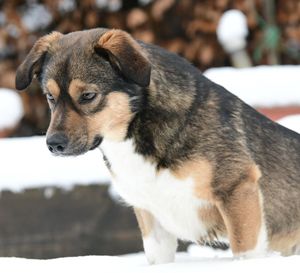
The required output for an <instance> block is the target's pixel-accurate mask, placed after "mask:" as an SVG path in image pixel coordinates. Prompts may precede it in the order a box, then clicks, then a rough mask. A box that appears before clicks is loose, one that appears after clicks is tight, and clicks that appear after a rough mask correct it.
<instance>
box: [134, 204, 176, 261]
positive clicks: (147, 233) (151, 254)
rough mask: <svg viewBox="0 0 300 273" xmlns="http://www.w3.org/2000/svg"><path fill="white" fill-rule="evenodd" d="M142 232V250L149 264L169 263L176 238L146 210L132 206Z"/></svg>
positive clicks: (174, 250)
mask: <svg viewBox="0 0 300 273" xmlns="http://www.w3.org/2000/svg"><path fill="white" fill-rule="evenodd" d="M134 212H135V215H136V218H137V221H138V224H139V227H140V230H141V233H142V237H143V244H144V251H145V254H146V257H147V260H148V262H149V263H150V264H162V263H170V262H173V261H174V258H175V253H176V249H177V238H176V237H175V236H174V235H172V234H170V233H169V232H168V231H166V230H165V229H164V228H163V227H162V226H161V224H160V223H159V222H158V221H157V219H155V217H154V216H153V215H152V214H151V213H150V212H148V211H146V210H142V209H138V208H134Z"/></svg>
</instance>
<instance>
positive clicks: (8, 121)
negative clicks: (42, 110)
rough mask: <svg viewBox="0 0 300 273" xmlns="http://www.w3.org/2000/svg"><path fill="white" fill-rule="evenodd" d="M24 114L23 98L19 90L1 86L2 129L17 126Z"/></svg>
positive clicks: (0, 124)
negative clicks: (18, 92)
mask: <svg viewBox="0 0 300 273" xmlns="http://www.w3.org/2000/svg"><path fill="white" fill-rule="evenodd" d="M23 115H24V109H23V104H22V99H21V97H20V96H19V95H18V94H17V92H15V91H13V90H11V89H7V88H0V130H3V129H7V128H13V127H15V126H16V125H17V124H18V123H19V122H20V120H21V119H22V117H23Z"/></svg>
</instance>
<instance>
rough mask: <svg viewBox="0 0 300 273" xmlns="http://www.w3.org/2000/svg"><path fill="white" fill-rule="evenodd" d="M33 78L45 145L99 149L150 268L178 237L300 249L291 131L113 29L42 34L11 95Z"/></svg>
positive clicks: (295, 144) (298, 141)
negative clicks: (40, 99)
mask: <svg viewBox="0 0 300 273" xmlns="http://www.w3.org/2000/svg"><path fill="white" fill-rule="evenodd" d="M34 76H37V78H38V80H39V82H40V84H41V86H42V89H43V91H44V93H45V94H46V97H47V99H48V102H49V106H50V108H51V112H52V118H51V123H50V126H49V129H48V132H47V145H48V147H49V150H50V151H51V152H52V153H53V154H55V155H62V156H69V155H70V156H71V155H79V154H83V153H85V152H87V151H89V150H91V149H94V148H96V147H98V146H99V147H100V149H101V151H102V152H103V155H104V158H105V160H106V162H107V166H108V168H109V169H110V172H111V174H112V178H113V181H114V183H115V186H116V188H117V190H118V191H119V193H120V195H121V196H122V197H123V198H124V200H125V201H126V202H127V203H128V204H130V205H132V206H133V207H134V210H135V212H136V216H137V219H138V223H139V226H140V228H141V232H142V236H143V242H144V248H145V252H146V256H147V258H148V260H149V262H150V263H162V262H170V261H172V260H173V259H174V254H175V251H176V247H177V239H182V240H188V241H193V242H203V241H206V240H215V239H217V238H218V237H221V236H228V238H229V242H230V245H231V248H232V251H233V253H234V254H235V255H237V256H239V255H243V256H244V255H245V256H252V255H258V254H263V253H265V252H266V251H268V250H275V251H280V252H281V253H283V254H284V255H289V254H293V253H297V251H299V245H300V167H299V164H300V136H299V135H298V134H297V133H295V132H293V131H290V130H288V129H286V128H284V127H282V126H280V125H278V124H276V123H274V122H272V121H271V120H269V119H268V118H266V117H264V116H263V115H261V114H259V113H258V112H256V111H255V110H254V109H253V108H251V107H250V106H248V105H247V104H245V103H243V102H242V101H241V100H240V99H238V98H237V97H235V96H234V95H232V94H231V93H230V92H228V91H227V90H225V89H224V88H223V87H221V86H219V85H217V84H215V83H213V82H211V81H210V80H208V79H207V78H205V77H204V76H203V75H202V74H201V73H200V71H199V70H197V69H196V68H195V67H193V66H192V65H191V64H189V63H188V62H187V61H185V60H184V59H182V58H181V57H179V56H177V55H175V54H172V53H170V52H167V51H165V50H163V49H162V48H159V47H157V46H154V45H149V44H146V43H143V42H140V41H136V40H134V39H133V38H132V37H131V36H130V35H129V34H128V33H126V32H124V31H121V30H108V29H102V28H99V29H92V30H87V31H78V32H73V33H70V34H67V35H63V34H61V33H58V32H53V33H51V34H49V35H46V36H44V37H42V38H40V39H39V40H38V41H37V42H36V44H35V45H34V47H33V48H32V50H31V51H30V53H29V54H28V56H27V57H26V59H25V61H24V62H23V63H22V64H21V65H20V67H19V69H18V71H17V76H16V87H17V89H24V88H26V87H27V86H28V85H29V84H30V82H31V80H32V78H33V77H34ZM249 80H251V79H249ZM245 84H247V83H245Z"/></svg>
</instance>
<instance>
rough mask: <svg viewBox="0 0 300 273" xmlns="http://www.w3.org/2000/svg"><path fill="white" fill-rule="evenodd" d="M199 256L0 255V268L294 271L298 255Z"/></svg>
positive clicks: (9, 272)
mask: <svg viewBox="0 0 300 273" xmlns="http://www.w3.org/2000/svg"><path fill="white" fill-rule="evenodd" d="M199 254H200V255H199V256H198V255H197V256H193V255H191V254H189V253H177V255H176V260H175V263H169V264H162V265H151V266H150V265H148V264H147V262H146V259H145V255H144V254H143V253H137V254H129V255H123V256H115V257H113V256H84V257H68V258H58V259H50V260H33V259H23V258H0V264H1V271H3V272H5V273H19V272H23V273H27V272H28V273H29V272H30V273H40V272H43V273H48V272H49V273H53V272H72V273H77V272H78V273H79V272H80V273H81V272H86V273H93V272H104V273H120V272H123V273H127V272H128V273H129V272H130V273H146V272H151V273H170V272H172V273H199V272H204V273H217V272H222V273H240V272H243V273H253V272H273V273H276V272H289V273H294V272H295V273H296V272H297V273H298V272H299V267H300V257H299V256H291V257H280V256H271V257H268V258H261V259H246V260H245V259H233V258H232V257H229V256H228V252H221V251H213V250H211V249H209V248H205V247H202V248H201V250H199Z"/></svg>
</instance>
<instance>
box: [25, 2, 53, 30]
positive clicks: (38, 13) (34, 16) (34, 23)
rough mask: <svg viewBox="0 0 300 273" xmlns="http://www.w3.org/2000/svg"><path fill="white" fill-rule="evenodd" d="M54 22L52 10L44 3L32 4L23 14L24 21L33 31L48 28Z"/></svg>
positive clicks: (28, 28)
mask: <svg viewBox="0 0 300 273" xmlns="http://www.w3.org/2000/svg"><path fill="white" fill-rule="evenodd" d="M51 22H52V15H51V13H50V11H49V10H48V9H47V8H46V7H45V6H44V5H42V4H36V3H33V4H30V5H29V6H28V8H27V9H26V10H25V12H24V14H23V16H22V23H23V25H24V26H25V27H26V28H27V30H29V31H31V32H33V31H37V30H39V29H43V28H46V27H47V26H48V25H49V24H50V23H51Z"/></svg>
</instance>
